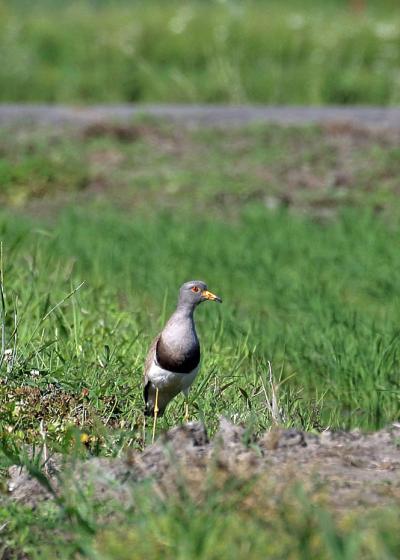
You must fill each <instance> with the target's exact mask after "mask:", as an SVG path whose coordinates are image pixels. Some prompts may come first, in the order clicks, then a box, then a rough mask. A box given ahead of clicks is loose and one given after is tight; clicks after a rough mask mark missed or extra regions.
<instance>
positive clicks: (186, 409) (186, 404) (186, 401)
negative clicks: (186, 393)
mask: <svg viewBox="0 0 400 560" xmlns="http://www.w3.org/2000/svg"><path fill="white" fill-rule="evenodd" d="M185 422H186V424H187V423H188V422H189V403H188V400H187V398H186V399H185Z"/></svg>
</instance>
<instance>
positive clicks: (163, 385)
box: [147, 362, 200, 393]
mask: <svg viewBox="0 0 400 560" xmlns="http://www.w3.org/2000/svg"><path fill="white" fill-rule="evenodd" d="M199 367H200V366H199V365H198V366H197V367H196V368H195V369H194V370H193V371H191V372H190V373H175V372H172V371H168V370H166V369H163V368H162V367H160V366H159V365H158V364H156V363H154V362H153V364H152V366H151V368H150V370H149V371H148V372H147V377H148V379H149V380H150V381H151V382H152V383H153V385H154V386H155V387H157V389H158V390H159V391H160V392H162V391H165V392H167V393H179V392H180V391H183V392H184V393H187V392H188V390H189V387H190V386H191V384H192V383H193V381H194V380H195V378H196V375H197V373H198V371H199Z"/></svg>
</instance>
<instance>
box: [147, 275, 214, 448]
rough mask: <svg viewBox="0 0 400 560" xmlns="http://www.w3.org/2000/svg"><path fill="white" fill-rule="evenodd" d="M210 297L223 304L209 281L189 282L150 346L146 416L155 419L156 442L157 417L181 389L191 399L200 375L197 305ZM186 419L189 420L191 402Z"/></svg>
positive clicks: (211, 299)
mask: <svg viewBox="0 0 400 560" xmlns="http://www.w3.org/2000/svg"><path fill="white" fill-rule="evenodd" d="M207 300H208V301H216V302H218V303H222V299H221V298H220V297H218V296H216V295H215V294H213V293H212V292H210V291H209V290H208V288H207V284H205V282H202V281H201V280H191V281H190V282H185V283H184V284H183V285H182V286H181V287H180V290H179V297H178V304H177V306H176V309H175V311H174V312H173V313H172V315H171V317H170V318H169V320H168V321H167V323H166V324H165V326H164V328H163V329H162V331H161V332H160V333H159V334H158V335H157V336H156V338H155V339H154V340H153V342H152V344H151V345H150V348H149V351H148V354H147V358H146V361H145V365H144V375H143V387H144V389H143V397H144V402H145V409H144V414H145V416H153V418H154V421H153V436H152V441H153V442H154V436H155V429H156V422H157V417H159V416H162V415H163V414H164V411H165V409H166V407H167V405H168V403H169V402H170V401H171V400H172V399H173V398H174V397H176V395H178V394H179V393H180V392H183V393H184V395H185V397H186V398H187V396H188V393H189V389H190V386H191V385H192V383H193V381H194V380H195V378H196V375H197V374H198V371H199V368H200V342H199V339H198V336H197V333H196V326H195V323H194V317H193V315H194V311H195V309H196V307H197V306H198V305H199V304H200V303H202V302H203V301H207ZM185 418H186V420H187V419H188V405H187V402H186V414H185Z"/></svg>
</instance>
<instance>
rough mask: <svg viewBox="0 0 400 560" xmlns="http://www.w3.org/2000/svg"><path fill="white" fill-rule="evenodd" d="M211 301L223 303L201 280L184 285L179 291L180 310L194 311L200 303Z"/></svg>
mask: <svg viewBox="0 0 400 560" xmlns="http://www.w3.org/2000/svg"><path fill="white" fill-rule="evenodd" d="M206 300H210V301H217V302H218V303H222V299H221V298H220V297H218V296H216V295H215V294H213V293H212V292H210V291H209V290H208V289H207V284H206V283H205V282H202V281H201V280H191V281H190V282H185V283H184V284H182V286H181V288H180V290H179V299H178V308H182V307H184V308H186V309H194V308H195V307H196V306H197V305H199V303H201V302H203V301H206Z"/></svg>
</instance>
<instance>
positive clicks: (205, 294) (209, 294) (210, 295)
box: [201, 290, 222, 303]
mask: <svg viewBox="0 0 400 560" xmlns="http://www.w3.org/2000/svg"><path fill="white" fill-rule="evenodd" d="M201 295H202V296H203V297H204V298H206V299H209V300H211V301H218V303H222V299H221V298H220V297H218V296H216V295H215V294H213V293H212V292H209V291H208V290H203V291H202V292H201Z"/></svg>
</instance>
